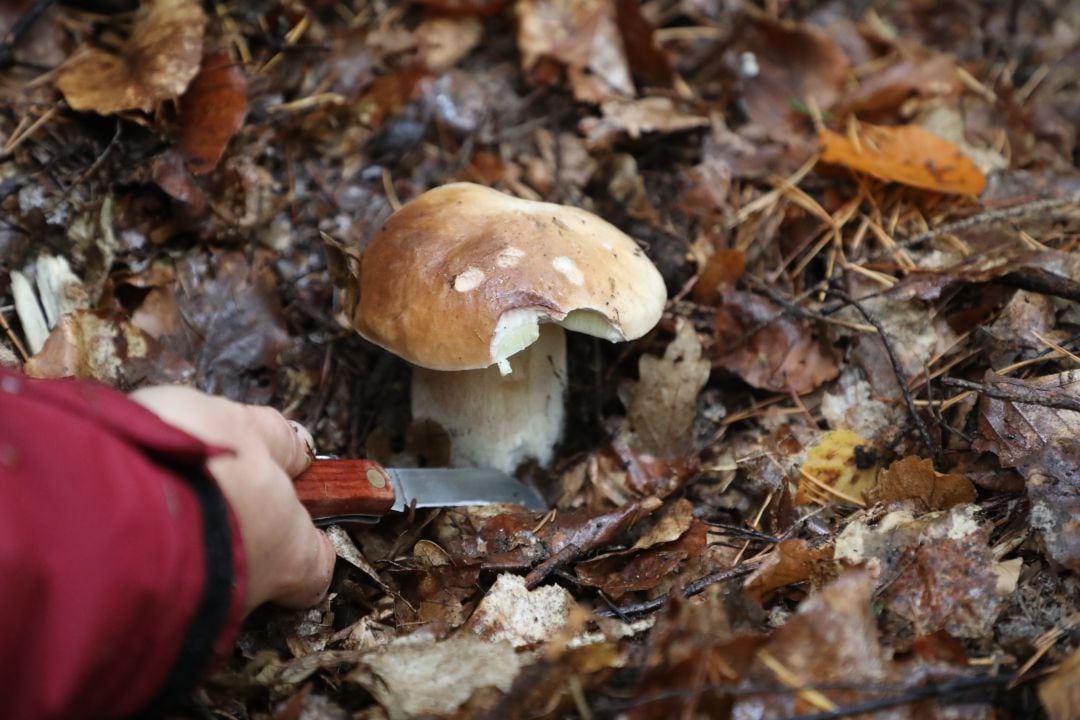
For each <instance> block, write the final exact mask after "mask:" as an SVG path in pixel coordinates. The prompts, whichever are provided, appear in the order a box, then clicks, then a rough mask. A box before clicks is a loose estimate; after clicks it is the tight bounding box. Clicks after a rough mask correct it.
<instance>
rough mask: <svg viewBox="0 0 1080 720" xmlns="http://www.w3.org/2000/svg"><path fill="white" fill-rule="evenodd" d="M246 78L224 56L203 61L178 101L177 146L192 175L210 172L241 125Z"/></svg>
mask: <svg viewBox="0 0 1080 720" xmlns="http://www.w3.org/2000/svg"><path fill="white" fill-rule="evenodd" d="M247 107H248V101H247V79H246V78H245V77H244V72H243V70H241V68H240V66H238V65H237V64H235V63H233V62H232V60H230V59H229V56H228V55H224V54H222V53H213V54H211V55H207V56H206V57H205V58H203V62H202V69H201V70H199V74H198V75H196V76H195V79H194V80H192V81H191V85H189V86H188V89H187V92H185V93H184V95H183V97H181V98H180V118H179V120H178V122H179V125H180V133H179V147H180V152H181V153H183V155H184V158H185V159H186V160H187V166H188V168H189V169H190V170H191V172H193V173H195V174H196V175H201V174H203V173H208V172H210V171H211V170H213V169H214V168H215V167H216V166H217V164H218V160H220V159H221V155H222V154H223V153H224V152H225V147H226V146H227V145H228V144H229V139H230V138H232V136H233V135H235V134H236V133H237V132H238V131H239V130H240V128H242V127H243V126H244V118H245V117H246V115H247Z"/></svg>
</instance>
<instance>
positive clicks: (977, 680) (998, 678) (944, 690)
mask: <svg viewBox="0 0 1080 720" xmlns="http://www.w3.org/2000/svg"><path fill="white" fill-rule="evenodd" d="M1008 679H1009V678H1008V677H1006V676H1004V675H991V676H983V677H968V678H957V679H956V680H948V681H946V682H943V683H939V684H937V685H930V686H928V687H920V688H912V689H911V690H908V691H907V692H905V693H903V694H901V695H897V696H895V697H888V698H881V699H880V700H867V701H866V702H861V703H852V704H851V705H843V706H841V707H838V708H836V709H835V710H825V711H823V712H817V713H809V714H806V715H795V716H793V717H791V718H789V720H835V718H845V717H850V716H852V715H862V714H864V713H871V712H874V711H876V710H884V709H886V708H891V707H896V706H898V705H910V704H911V703H916V702H920V701H922V700H929V699H931V698H940V697H946V696H949V695H959V694H961V693H965V692H967V691H969V690H974V689H976V688H981V687H986V686H988V685H989V686H998V685H1004V684H1005V683H1006V682H1008ZM984 701H985V700H984Z"/></svg>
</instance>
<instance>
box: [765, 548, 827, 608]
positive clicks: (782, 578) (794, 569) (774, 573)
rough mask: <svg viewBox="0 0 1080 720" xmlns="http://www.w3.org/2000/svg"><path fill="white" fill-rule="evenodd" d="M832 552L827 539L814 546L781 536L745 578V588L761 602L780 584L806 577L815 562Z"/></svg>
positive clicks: (805, 579)
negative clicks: (774, 546)
mask: <svg viewBox="0 0 1080 720" xmlns="http://www.w3.org/2000/svg"><path fill="white" fill-rule="evenodd" d="M832 553H833V548H832V544H831V543H825V544H821V545H818V546H814V545H812V544H811V543H809V542H807V541H806V540H802V539H799V538H793V539H791V540H784V541H783V542H781V543H779V544H778V545H777V546H776V549H775V550H774V551H773V552H772V553H770V554H769V555H768V556H767V557H766V558H765V562H763V563H762V564H761V565H760V566H759V567H758V569H757V570H755V571H754V572H753V574H751V575H750V577H748V578H747V579H746V583H745V587H746V592H747V594H748V595H749V596H750V597H752V598H753V599H754V600H756V601H757V602H763V601H764V600H765V598H767V597H768V596H769V595H770V594H772V593H773V592H775V591H776V590H779V589H780V588H782V587H786V586H788V585H793V584H795V583H801V582H806V581H807V580H809V579H810V577H811V576H812V574H813V573H814V571H815V569H816V566H817V565H818V564H819V563H821V562H822V561H826V560H829V559H831V558H832Z"/></svg>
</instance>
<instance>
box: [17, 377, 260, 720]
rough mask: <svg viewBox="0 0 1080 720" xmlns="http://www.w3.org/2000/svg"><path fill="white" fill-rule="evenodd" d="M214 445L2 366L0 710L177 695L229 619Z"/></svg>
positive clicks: (116, 710)
mask: <svg viewBox="0 0 1080 720" xmlns="http://www.w3.org/2000/svg"><path fill="white" fill-rule="evenodd" d="M212 452H213V451H212V450H211V449H210V448H208V447H206V446H205V445H203V444H202V443H201V442H199V441H198V440H195V439H194V438H192V437H191V436H189V435H187V434H185V433H183V432H181V431H179V430H176V429H174V428H172V427H170V426H168V425H166V424H165V423H163V422H162V421H161V420H159V419H158V418H157V416H155V415H153V414H152V413H151V412H149V411H148V410H146V409H145V408H143V407H142V406H140V405H138V404H136V403H133V402H131V401H130V400H128V399H127V398H126V397H125V396H123V395H121V394H119V393H116V392H114V391H111V390H109V389H107V388H104V387H101V386H98V385H93V384H89V383H82V382H76V381H66V380H52V381H39V380H30V379H27V378H25V377H22V376H20V375H14V374H11V373H7V372H5V371H3V370H0V708H2V714H3V716H4V717H5V718H14V719H16V720H22V719H23V718H27V719H29V718H33V719H34V720H38V719H39V718H76V717H78V718H86V717H100V718H106V717H117V716H125V715H130V714H132V713H134V712H136V711H150V712H154V711H155V710H157V709H159V708H162V707H165V706H166V705H167V704H169V703H171V702H174V701H175V700H177V699H179V698H181V697H183V696H185V695H186V694H187V693H188V692H189V691H190V690H191V689H192V687H193V686H194V685H195V684H196V683H197V682H198V680H199V679H201V677H202V676H203V674H204V673H205V672H206V670H207V669H208V667H209V666H210V664H211V663H212V662H213V660H214V658H215V657H217V656H219V655H220V654H221V653H222V652H224V651H225V650H227V648H228V647H229V646H230V645H231V643H232V641H233V638H234V637H235V633H236V631H237V628H238V626H239V623H240V621H241V619H242V614H243V598H244V593H245V591H246V581H247V575H246V566H245V564H244V552H243V547H242V546H241V542H240V535H239V532H238V531H237V529H236V522H235V518H234V517H233V515H232V513H231V510H230V509H229V507H228V506H227V504H226V503H225V500H224V498H223V497H222V495H221V493H220V491H219V490H218V488H217V486H216V484H215V483H214V482H213V480H212V479H211V478H210V477H209V475H208V474H207V473H206V472H205V469H204V468H205V463H206V459H207V457H208V456H209V455H210V454H212Z"/></svg>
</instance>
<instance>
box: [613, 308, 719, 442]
mask: <svg viewBox="0 0 1080 720" xmlns="http://www.w3.org/2000/svg"><path fill="white" fill-rule="evenodd" d="M639 374H640V378H641V379H640V381H639V382H638V383H637V385H636V386H635V387H634V390H633V398H632V400H631V401H630V404H629V405H628V406H627V409H626V414H627V417H628V419H629V421H630V427H631V429H632V432H633V433H634V441H633V445H634V447H635V448H636V449H638V450H639V451H641V452H645V453H649V454H652V455H656V456H659V457H662V458H671V457H680V456H682V455H684V454H685V453H686V452H687V451H689V450H690V448H691V446H692V445H693V443H694V421H695V419H696V418H697V405H698V394H699V393H700V392H701V388H703V387H704V386H705V383H706V382H707V381H708V379H709V361H708V360H705V359H703V358H702V357H701V341H700V340H699V339H698V336H697V332H696V331H695V330H694V327H693V325H691V324H690V323H689V322H687V321H685V320H683V321H680V322H679V324H678V326H677V327H676V330H675V339H674V340H672V341H671V344H670V345H668V346H667V349H666V350H664V357H663V358H656V357H653V356H651V355H644V356H642V358H641V360H640V362H639Z"/></svg>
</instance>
